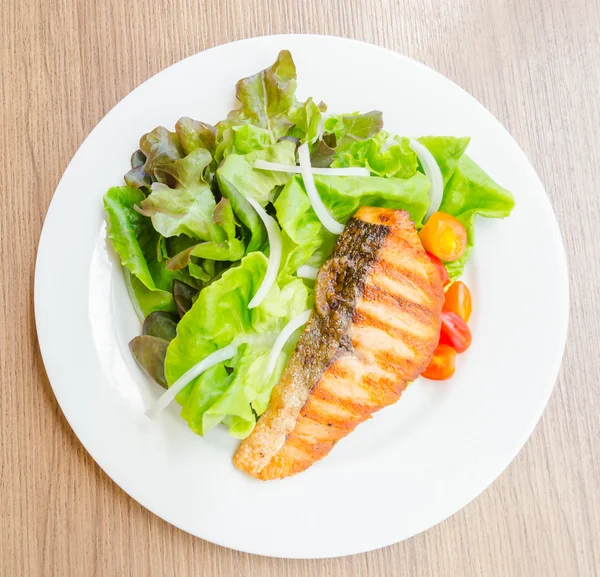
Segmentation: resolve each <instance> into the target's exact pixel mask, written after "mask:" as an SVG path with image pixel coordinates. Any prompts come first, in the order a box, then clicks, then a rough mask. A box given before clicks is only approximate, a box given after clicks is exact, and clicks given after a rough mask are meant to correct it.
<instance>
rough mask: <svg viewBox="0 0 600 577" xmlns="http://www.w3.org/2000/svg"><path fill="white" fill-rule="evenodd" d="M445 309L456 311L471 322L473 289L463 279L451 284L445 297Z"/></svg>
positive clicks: (466, 320) (464, 319)
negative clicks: (470, 289)
mask: <svg viewBox="0 0 600 577" xmlns="http://www.w3.org/2000/svg"><path fill="white" fill-rule="evenodd" d="M443 308H444V310H445V311H452V312H453V313H456V314H457V315H458V316H459V317H460V318H461V319H462V320H463V321H465V322H466V323H468V322H469V318H470V317H471V308H472V304H471V291H469V289H468V288H467V285H466V284H465V283H464V282H462V281H459V280H458V281H456V282H454V283H452V285H450V288H449V289H448V290H447V291H446V296H445V298H444V307H443Z"/></svg>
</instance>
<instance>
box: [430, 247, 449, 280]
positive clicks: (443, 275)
mask: <svg viewBox="0 0 600 577" xmlns="http://www.w3.org/2000/svg"><path fill="white" fill-rule="evenodd" d="M426 254H427V256H428V257H429V260H430V261H431V262H432V263H433V266H435V268H436V270H437V271H438V273H439V274H440V278H441V279H442V286H446V285H447V284H448V283H449V282H450V277H449V276H448V271H447V270H446V267H445V266H444V263H443V262H442V261H441V260H440V259H439V258H438V257H437V256H435V255H433V254H431V253H430V252H426Z"/></svg>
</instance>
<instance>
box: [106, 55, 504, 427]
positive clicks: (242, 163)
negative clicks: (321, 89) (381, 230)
mask: <svg viewBox="0 0 600 577" xmlns="http://www.w3.org/2000/svg"><path fill="white" fill-rule="evenodd" d="M236 95H237V98H238V100H239V102H240V106H239V108H236V109H235V110H232V111H231V112H230V113H229V114H228V116H227V118H225V119H224V120H221V121H220V122H218V123H217V124H216V125H214V126H212V125H210V124H208V123H205V122H202V121H197V120H193V119H191V118H187V117H184V118H181V119H180V120H179V121H178V122H177V124H176V125H175V128H174V130H169V129H167V128H165V127H162V126H158V127H157V128H155V129H154V130H152V131H151V132H149V133H147V134H144V135H143V136H142V137H141V139H140V144H139V149H138V150H136V151H135V152H134V153H133V155H132V157H131V167H132V168H131V170H130V171H129V172H128V173H127V174H125V176H124V180H125V185H123V186H116V187H113V188H111V189H110V190H108V191H107V192H106V194H105V196H104V207H105V210H106V213H107V216H108V237H109V239H110V241H111V242H112V245H113V247H114V249H115V251H116V252H117V254H118V256H119V258H120V261H121V264H122V268H123V274H124V277H125V281H126V285H127V288H128V292H129V295H130V297H131V301H132V303H133V306H134V307H135V310H136V312H137V313H138V315H139V317H140V320H141V321H142V331H141V335H140V336H137V337H136V338H134V339H133V340H132V341H131V343H130V349H131V352H132V354H133V355H134V357H135V359H136V360H137V362H138V363H139V365H140V367H141V368H142V369H143V370H144V371H145V372H146V373H147V374H148V375H149V376H151V377H152V378H153V379H154V380H155V381H156V382H157V383H158V384H159V385H161V386H162V387H164V388H165V389H166V390H165V391H164V393H163V394H162V396H160V397H159V398H158V400H157V403H156V405H155V406H154V407H152V408H151V409H150V411H149V413H150V414H156V413H157V412H159V411H161V410H162V409H164V408H165V407H166V406H167V405H168V404H169V403H170V402H171V401H172V400H174V399H175V400H176V401H177V402H178V403H179V404H180V405H181V407H182V409H181V416H182V417H183V418H184V419H185V420H186V421H187V423H188V424H189V426H190V428H191V429H192V430H193V431H194V432H196V433H198V434H199V435H204V434H206V433H207V432H208V431H209V430H210V429H212V428H213V427H215V426H216V425H217V424H223V425H225V426H226V427H227V428H228V430H229V433H230V434H231V435H233V436H234V437H237V438H240V439H241V438H245V437H247V436H248V435H249V434H250V433H251V432H252V430H253V428H254V426H255V423H256V421H257V419H258V417H259V416H260V415H261V414H262V413H264V411H265V410H266V408H267V406H268V404H269V400H270V397H271V391H272V390H273V387H274V386H275V385H276V384H277V382H278V381H279V378H280V376H281V374H282V372H283V370H284V368H285V366H286V363H287V361H288V359H289V357H290V355H291V353H292V351H293V350H294V346H295V344H296V341H297V340H298V338H299V336H300V334H301V331H302V327H303V325H304V324H305V323H306V322H307V321H308V318H309V316H310V312H311V310H312V308H313V306H314V289H315V278H316V275H317V272H318V270H319V267H320V266H321V265H322V264H323V263H324V262H325V260H326V259H327V258H328V256H329V255H330V253H331V251H332V249H333V246H334V244H335V242H336V239H337V238H338V236H339V235H340V233H341V232H342V230H343V229H344V225H345V223H346V222H347V221H348V220H349V219H350V218H351V217H352V216H353V215H354V214H355V213H356V211H357V210H358V209H359V208H360V207H361V206H374V207H384V208H393V209H403V210H405V211H406V212H407V213H408V214H409V216H410V219H411V220H412V221H413V222H414V224H415V226H416V227H417V229H418V230H419V231H420V232H419V237H420V239H421V242H422V244H423V246H424V247H425V249H426V250H427V252H428V254H429V256H430V258H431V259H432V261H433V262H434V264H436V267H437V269H438V270H439V272H440V275H442V279H443V283H444V285H445V287H446V301H445V304H444V310H443V312H442V332H441V335H440V344H439V345H438V347H437V349H436V352H435V353H434V356H433V359H432V361H431V364H430V366H429V367H428V368H427V369H426V371H425V372H424V373H423V376H425V377H428V378H433V379H445V378H448V377H449V376H451V375H452V374H453V372H454V357H455V356H456V353H460V352H462V351H464V350H466V348H467V347H468V346H469V344H470V341H471V335H470V331H469V328H468V325H467V321H468V320H469V315H470V311H471V295H470V293H469V290H468V288H467V287H466V285H464V283H462V282H461V281H459V280H458V279H459V277H460V276H461V274H462V272H463V270H464V267H465V265H466V263H467V262H468V260H469V256H470V254H471V251H472V249H473V247H474V244H475V217H476V215H480V216H484V217H488V218H503V217H506V216H508V215H509V214H510V212H511V210H512V208H513V206H514V200H513V197H512V195H511V194H510V193H509V192H508V191H507V190H505V189H504V188H502V187H501V186H500V185H498V184H497V183H495V182H494V181H493V180H492V179H491V178H490V177H489V176H488V175H487V174H486V173H485V172H484V171H483V170H482V169H481V168H480V167H479V166H478V165H477V164H476V163H475V162H474V161H473V160H472V159H470V158H469V156H468V155H467V154H466V153H465V151H466V149H467V146H468V144H469V140H470V139H469V137H454V136H424V137H420V138H414V137H408V136H401V135H398V134H394V133H390V132H388V131H386V130H385V129H384V128H383V115H382V113H381V112H379V111H375V110H374V111H369V112H365V113H361V112H349V113H341V114H340V113H337V111H336V112H333V113H332V112H330V111H328V110H327V106H326V105H325V104H324V103H323V102H317V101H315V100H313V99H312V98H309V99H308V100H306V101H304V102H302V101H299V100H298V99H297V97H296V67H295V65H294V62H293V59H292V56H291V54H290V53H289V52H288V51H286V50H284V51H282V52H280V54H279V55H278V57H277V60H276V61H275V62H274V63H273V65H272V66H270V67H269V68H267V69H265V70H263V71H261V72H258V73H257V74H255V75H253V76H250V77H248V78H244V79H242V80H240V81H239V82H238V83H237V85H236Z"/></svg>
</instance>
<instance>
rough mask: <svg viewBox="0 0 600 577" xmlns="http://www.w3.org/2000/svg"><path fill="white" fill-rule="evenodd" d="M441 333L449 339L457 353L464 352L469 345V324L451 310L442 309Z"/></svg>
mask: <svg viewBox="0 0 600 577" xmlns="http://www.w3.org/2000/svg"><path fill="white" fill-rule="evenodd" d="M442 334H443V335H444V336H445V337H447V338H448V339H449V341H450V342H451V343H452V346H453V347H454V348H455V349H456V352H457V353H464V352H465V351H466V350H467V349H468V348H469V347H470V346H471V340H472V339H471V331H470V329H469V326H468V325H467V323H466V322H465V321H464V320H463V319H461V318H460V317H459V316H458V315H457V314H456V313H454V312H452V311H444V310H443V311H442Z"/></svg>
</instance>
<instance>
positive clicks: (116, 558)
mask: <svg viewBox="0 0 600 577" xmlns="http://www.w3.org/2000/svg"><path fill="white" fill-rule="evenodd" d="M0 26H1V31H2V33H1V36H0V63H1V75H2V76H1V79H0V105H1V116H0V142H1V144H2V147H1V154H2V156H1V158H2V160H3V162H2V168H1V169H0V195H1V197H0V198H1V209H0V237H1V238H0V241H1V242H0V262H1V263H2V272H0V304H1V311H2V321H0V418H1V421H0V424H1V428H0V575H2V576H6V577H13V576H14V577H21V576H38V575H43V576H48V575H57V576H61V577H66V576H71V575H73V576H77V577H81V576H85V575H94V576H111V577H112V576H125V575H140V576H145V577H147V576H154V575H156V576H171V575H181V576H192V575H194V576H195V575H198V576H200V575H202V576H206V575H214V576H219V577H221V576H229V575H236V576H249V575H256V576H259V575H260V576H262V575H269V576H274V577H280V576H303V577H304V576H305V577H308V576H311V577H312V576H328V577H333V576H345V577H350V576H367V575H369V576H388V575H389V576H392V575H393V576H400V575H419V576H420V577H425V576H436V577H437V576H444V577H445V576H457V577H463V576H472V575H485V576H496V575H498V576H502V577H508V576H519V577H520V576H540V577H550V576H554V575H556V576H560V577H567V576H569V577H570V576H579V575H581V576H591V575H598V574H600V573H599V571H600V569H599V568H600V543H599V539H600V537H599V535H600V499H599V491H598V485H599V484H600V465H599V457H600V389H599V387H598V385H599V372H600V345H599V339H600V315H599V314H598V308H599V302H600V266H599V264H600V257H599V241H598V228H599V227H598V225H600V170H599V161H598V156H599V154H600V130H599V122H600V64H599V63H600V32H599V31H600V2H598V0H572V1H569V0H514V1H511V0H442V1H438V0H387V1H383V2H382V1H379V0H318V1H317V0H304V1H303V2H300V1H297V0H288V2H283V1H278V0H232V1H227V0H156V1H154V2H142V1H140V0H131V1H129V2H123V1H117V0H107V1H102V2H100V1H92V0H87V1H86V0H47V1H42V0H0ZM282 32H315V33H326V34H335V35H342V36H348V37H352V38H359V39H361V40H366V41H368V42H372V43H375V44H380V45H382V46H387V47H389V48H391V49H392V50H396V51H398V52H402V53H404V54H407V55H408V56H411V57H413V58H416V59H417V60H420V61H422V62H425V63H426V64H428V65H430V66H432V67H433V68H435V69H437V70H439V71H440V72H442V73H443V74H445V75H446V76H448V77H450V78H451V79H453V80H454V81H456V82H457V83H458V84H459V85H461V86H463V87H464V88H466V89H467V90H468V91H469V92H471V94H473V95H474V96H475V97H476V98H477V99H478V100H479V101H481V102H482V103H483V104H484V105H485V106H487V107H488V108H489V109H490V110H491V111H492V112H493V113H494V114H495V115H496V116H497V117H498V118H499V119H500V120H501V121H502V122H503V124H504V125H505V126H506V127H507V128H508V129H509V131H510V132H511V133H512V134H513V135H514V136H515V138H516V139H517V141H518V142H519V143H520V144H521V146H522V147H523V149H524V150H525V152H526V153H527V154H528V156H529V158H530V159H531V161H532V163H533V165H534V166H535V167H536V169H537V170H538V172H539V174H540V176H541V178H542V180H543V182H544V183H545V185H546V187H547V190H548V193H549V194H550V196H551V199H552V202H553V205H554V207H555V210H556V213H557V216H558V220H559V222H560V224H561V227H562V231H563V235H564V240H565V244H566V247H567V252H568V256H569V261H570V272H571V281H572V282H571V299H572V301H571V302H572V304H571V329H570V337H569V342H568V344H567V351H566V356H565V360H564V364H563V369H562V373H561V377H560V379H559V382H558V385H557V387H556V390H555V392H554V394H553V395H552V398H551V400H550V404H549V406H548V409H547V410H546V412H545V414H544V416H543V418H542V420H541V423H540V424H539V425H538V427H537V429H536V430H535V432H534V434H533V436H532V438H531V440H530V441H529V442H528V443H527V445H526V447H525V448H524V449H523V451H521V453H520V455H519V456H518V457H517V458H516V459H515V461H514V462H513V463H512V464H511V465H510V466H509V467H508V469H507V471H506V472H505V473H504V474H503V475H501V477H500V478H499V479H498V481H496V483H494V484H493V486H492V487H491V488H490V489H488V490H487V491H486V492H485V493H484V494H483V495H482V496H481V497H479V498H478V499H476V500H475V502H474V503H471V504H470V505H469V506H467V507H465V508H464V509H463V510H462V511H461V512H459V513H457V514H456V515H454V516H453V517H452V518H451V519H449V520H448V521H446V522H444V523H442V524H440V525H438V526H437V527H435V528H433V529H431V530H429V531H427V532H426V533H425V534H422V535H419V536H417V537H415V538H413V539H411V540H409V541H407V542H404V543H400V544H398V545H395V546H392V547H388V548H386V549H382V550H379V551H375V552H372V553H369V554H364V555H358V556H354V557H348V558H342V559H333V560H326V561H286V560H278V559H268V558H263V557H256V556H251V555H246V554H241V553H237V552H235V551H230V550H228V549H223V548H221V547H218V546H215V545H212V544H210V543H206V542H204V541H201V540H200V539H196V538H194V537H191V536H190V535H187V534H186V533H183V532H182V531H179V530H178V529H175V528H173V527H171V526H170V525H168V524H167V523H165V522H164V521H162V520H160V519H159V518H157V517H155V516H154V515H152V514H150V513H149V512H148V511H146V510H145V509H144V508H142V507H141V506H140V505H138V504H137V503H136V502H134V501H133V500H132V499H131V498H129V497H128V496H127V495H126V494H125V493H123V491H121V490H120V489H119V488H118V487H117V486H116V485H115V484H114V483H113V482H112V481H111V480H110V479H109V478H108V477H107V476H106V475H105V474H104V473H103V472H102V471H101V470H100V468H99V467H98V466H97V465H96V464H95V463H94V461H93V460H92V459H91V458H90V457H89V456H88V455H87V454H86V452H85V450H84V449H83V447H82V446H81V445H80V443H79V441H78V440H77V438H76V437H75V436H74V434H73V432H72V431H71V429H70V428H69V426H68V424H67V423H66V421H65V419H64V417H63V415H62V413H61V411H60V410H59V408H58V406H57V403H56V400H55V399H54V396H53V394H52V390H51V388H50V385H49V383H48V380H47V378H46V375H45V372H44V368H43V366H42V362H41V359H40V354H39V351H38V347H37V342H36V335H35V325H34V316H33V306H32V290H33V286H32V284H33V283H32V280H33V270H34V259H35V254H36V248H37V243H38V237H39V234H40V229H41V226H42V222H43V220H44V215H45V213H46V208H47V206H48V203H49V202H50V198H51V197H52V193H53V191H54V189H55V187H56V185H57V183H58V180H59V178H60V176H61V174H62V172H63V171H64V169H65V167H66V166H67V163H68V162H69V160H70V159H71V157H72V155H73V154H74V153H75V151H76V150H77V147H78V146H79V145H80V144H81V142H82V140H83V139H84V138H85V136H86V135H87V134H88V132H89V131H90V130H91V129H92V128H93V127H94V125H95V124H96V123H97V122H98V121H99V120H100V119H101V118H102V116H103V115H104V114H105V113H106V112H107V111H108V110H109V109H110V108H111V107H112V106H113V105H114V104H116V103H117V102H118V101H119V100H120V99H121V98H122V97H123V96H125V95H126V94H127V93H128V92H129V91H130V90H132V89H133V88H135V87H136V86H137V85H138V84H140V83H141V82H142V81H144V80H145V79H146V78H148V77H149V76H151V75H153V74H155V73H156V72H158V71H160V70H162V69H163V68H165V67H166V66H168V65H170V64H172V63H173V62H176V61H177V60H179V59H181V58H184V57H186V56H188V55H190V54H193V53H195V52H197V51H199V50H203V49H205V48H209V47H210V46H214V45H217V44H221V43H224V42H228V41H231V40H236V39H239V38H245V37H248V36H255V35H262V34H272V33H282ZM84 193H85V183H84V182H83V183H82V194H84ZM65 226H68V223H65ZM65 258H68V255H65ZM515 282H521V279H515ZM548 314H549V315H550V314H552V311H548ZM531 362H532V363H541V362H543V359H535V358H533V359H531ZM515 402H518V399H515ZM509 418H510V416H508V415H507V419H509ZM291 522H293V520H291Z"/></svg>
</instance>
